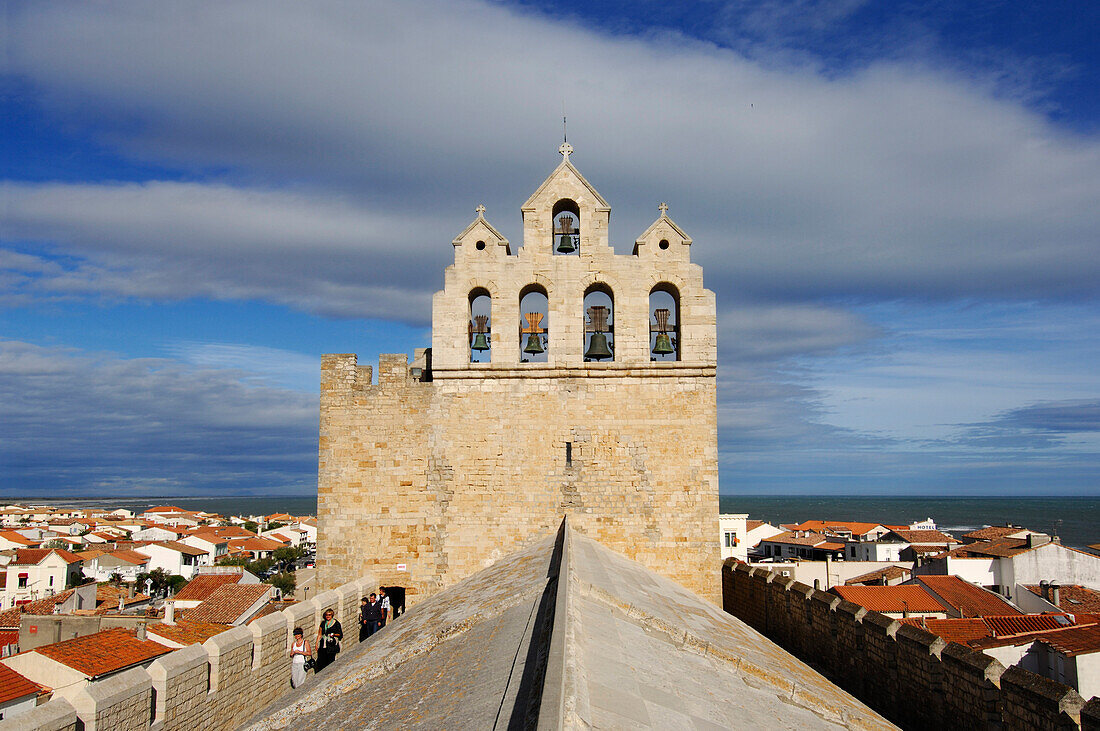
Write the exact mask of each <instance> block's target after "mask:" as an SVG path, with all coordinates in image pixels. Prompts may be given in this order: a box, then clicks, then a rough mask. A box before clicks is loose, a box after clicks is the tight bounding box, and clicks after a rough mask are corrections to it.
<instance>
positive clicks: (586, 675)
mask: <svg viewBox="0 0 1100 731" xmlns="http://www.w3.org/2000/svg"><path fill="white" fill-rule="evenodd" d="M345 631H347V632H352V631H355V628H354V627H348V628H345ZM383 726H384V727H386V728H415V727H433V728H447V729H489V728H494V729H504V728H510V729H521V728H529V729H535V728H537V729H576V728H658V727H659V728H662V729H677V728H683V729H719V728H769V729H801V728H824V729H828V728H838V729H839V728H848V729H892V728H895V727H894V726H893V725H891V724H890V723H889V722H887V721H886V720H884V719H883V718H882V717H881V716H879V715H878V714H876V713H875V712H874V711H872V710H870V709H869V708H867V707H866V706H864V705H863V704H862V703H860V702H859V701H858V700H856V699H855V698H854V697H852V696H851V695H849V694H848V693H845V692H844V691H842V690H840V689H839V688H837V687H836V686H834V685H832V684H831V683H830V682H829V681H828V680H826V679H825V678H824V677H822V676H821V675H819V674H818V673H817V672H815V671H814V670H812V669H811V668H810V667H809V666H807V665H805V664H804V663H802V662H800V661H799V660H797V659H795V658H794V657H793V656H792V655H790V654H789V653H787V652H786V651H784V650H782V649H780V648H779V647H778V646H776V645H775V644H773V643H772V642H771V641H770V640H768V639H767V638H765V637H764V636H763V635H761V634H759V633H758V632H756V631H755V630H753V629H751V628H749V627H748V626H747V625H745V624H744V623H743V622H741V621H740V620H738V619H736V618H734V617H732V616H730V615H728V614H726V613H725V612H723V611H722V610H721V609H719V608H718V607H716V606H714V605H712V604H710V603H708V602H706V601H704V600H702V599H700V598H699V597H697V596H696V595H694V594H692V593H691V592H689V591H688V590H686V589H684V588H682V587H680V586H679V585H677V584H675V583H674V582H672V581H670V580H668V579H665V578H663V577H661V576H658V575H657V574H655V573H653V572H652V571H649V570H648V569H646V568H645V567H643V566H642V565H641V564H638V563H636V562H634V561H631V560H629V559H627V558H624V557H622V556H620V555H618V554H616V553H614V552H612V551H610V550H608V549H606V548H604V547H603V546H601V545H600V544H598V543H597V542H595V541H593V540H591V539H589V538H586V537H584V536H581V535H579V534H576V533H574V532H573V531H572V530H571V529H570V527H569V525H568V523H567V522H563V524H562V527H561V529H560V530H559V532H558V534H557V535H556V536H551V537H549V538H547V539H545V540H542V541H538V542H536V543H534V544H532V545H530V546H528V547H527V548H525V549H523V550H521V551H518V552H516V553H514V554H512V555H510V556H507V557H505V558H504V559H502V560H500V561H497V562H496V563H494V564H493V565H492V566H491V567H489V568H487V569H484V570H483V571H481V572H479V573H477V574H475V575H473V576H471V577H469V578H467V579H465V580H464V581H462V582H460V583H458V584H456V585H455V586H453V587H451V588H449V589H447V590H445V591H442V592H440V593H439V594H437V595H435V596H433V597H431V598H430V599H428V600H426V601H424V602H422V603H421V604H418V605H417V606H415V607H414V608H413V609H411V610H410V611H409V612H408V613H407V614H406V615H404V616H403V617H401V618H400V619H398V620H397V621H396V622H394V623H392V624H391V625H390V626H388V627H387V628H386V629H385V630H383V631H382V632H380V633H378V634H376V635H374V636H373V637H372V638H370V639H369V640H367V641H366V642H363V643H361V644H359V645H357V646H355V647H353V648H351V649H349V650H348V651H347V652H346V653H343V654H342V655H341V657H340V658H339V659H338V660H337V661H336V662H335V663H334V664H333V665H331V666H329V667H328V668H327V669H326V670H325V671H324V672H323V673H322V674H321V675H319V676H311V677H310V680H309V681H308V682H307V683H306V685H304V686H303V687H302V688H301V689H300V690H299V691H298V692H295V693H291V694H290V695H288V696H285V697H284V698H282V699H280V700H279V701H277V702H276V703H274V704H272V706H270V707H268V708H266V709H264V710H263V711H261V712H260V713H258V714H257V715H256V716H255V717H254V718H253V719H251V720H250V721H248V722H246V723H245V724H244V726H242V728H250V729H255V730H256V731H260V730H261V729H284V728H287V729H310V730H311V731H312V730H316V729H333V728H379V727H383Z"/></svg>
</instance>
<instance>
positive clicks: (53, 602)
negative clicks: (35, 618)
mask: <svg viewBox="0 0 1100 731" xmlns="http://www.w3.org/2000/svg"><path fill="white" fill-rule="evenodd" d="M74 591H76V589H67V590H65V591H62V592H58V593H57V594H54V595H53V596H48V597H44V598H42V599H39V600H37V601H33V602H31V603H30V604H24V605H23V607H22V609H23V612H24V613H25V614H53V608H54V607H55V606H57V605H58V604H61V603H62V602H64V601H65V600H66V599H68V598H69V597H71V596H72V595H73V592H74Z"/></svg>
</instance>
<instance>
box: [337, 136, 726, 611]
mask: <svg viewBox="0 0 1100 731" xmlns="http://www.w3.org/2000/svg"><path fill="white" fill-rule="evenodd" d="M559 151H560V152H561V154H562V158H563V159H562V161H561V164H560V165H558V167H557V168H556V169H555V170H554V172H553V173H551V175H550V177H548V178H547V179H546V180H545V181H544V182H543V183H542V185H540V186H539V188H538V189H537V190H536V191H535V192H534V194H533V195H532V196H531V197H530V198H529V199H528V200H527V202H526V203H524V204H523V207H522V208H521V213H522V216H523V245H522V246H521V247H519V249H518V250H517V251H516V252H515V253H513V252H512V249H511V245H510V243H509V242H508V240H507V239H505V238H504V237H503V236H501V234H500V233H499V232H498V231H497V229H496V228H494V227H493V226H492V225H491V224H490V223H489V221H488V220H487V219H486V218H485V215H484V213H485V209H484V207H483V206H478V210H477V217H476V218H475V219H474V220H473V222H472V223H470V225H469V226H467V227H466V229H465V230H464V231H463V232H462V233H461V234H459V235H458V237H456V238H455V240H454V241H453V242H452V244H453V246H454V254H455V259H454V264H453V265H452V266H449V267H447V269H446V271H445V273H444V285H443V289H442V291H439V292H437V293H436V294H435V297H434V298H433V301H432V347H431V348H430V349H426V350H419V351H417V352H416V355H415V356H414V360H413V362H412V363H411V364H410V363H409V362H408V359H407V357H406V356H403V355H400V356H398V355H383V356H381V358H380V363H379V372H378V380H377V383H372V375H373V374H372V369H371V367H370V366H359V365H357V362H356V357H355V356H354V355H326V356H324V357H323V359H322V373H321V430H320V453H319V456H320V469H319V484H318V508H319V519H320V526H319V528H320V530H319V536H318V571H319V582H320V584H321V586H322V588H329V587H332V586H336V585H337V584H340V583H342V582H344V581H347V580H350V579H352V578H354V577H356V576H358V575H360V573H361V572H364V571H369V572H371V573H373V574H375V575H376V576H379V577H381V578H382V583H386V584H393V585H397V586H404V587H406V592H407V596H408V601H409V602H414V601H416V600H417V598H419V597H423V596H424V595H426V594H431V593H434V592H435V591H438V590H439V589H441V588H443V587H445V586H448V585H450V584H452V583H454V582H456V581H458V580H460V579H462V578H464V577H466V576H468V575H470V574H471V573H473V572H475V571H477V570H479V569H481V568H483V567H485V566H488V565H490V564H491V563H492V562H493V561H495V560H496V559H497V558H498V557H501V556H503V555H505V554H507V553H509V552H511V551H513V550H515V549H516V548H517V547H519V546H520V545H522V544H524V543H526V542H528V541H531V540H534V539H537V538H540V537H543V536H545V535H546V534H548V533H550V532H552V531H554V530H555V529H556V528H557V527H558V525H559V524H560V522H561V519H562V516H563V515H569V516H570V522H571V524H572V525H573V526H574V528H575V529H576V530H578V531H580V532H582V533H585V534H587V535H589V536H590V537H592V538H594V539H596V540H598V541H599V542H601V543H603V544H604V545H605V546H607V547H609V548H611V549H613V550H615V551H617V552H619V553H621V554H623V555H626V556H628V557H630V558H633V559H635V560H638V561H641V562H642V563H644V564H646V565H647V566H649V567H651V568H652V569H654V570H655V571H657V572H659V573H661V574H664V575H666V576H668V577H670V578H672V579H673V580H675V581H678V582H679V583H681V584H683V585H684V586H686V587H688V588H689V589H692V590H693V591H695V592H697V593H698V594H700V595H701V596H704V597H706V598H708V599H710V600H712V601H715V602H717V600H718V596H719V588H720V587H719V582H720V574H719V572H720V561H719V548H718V530H717V522H718V446H717V406H716V384H715V372H716V358H717V345H716V332H715V330H716V328H715V300H714V293H713V292H711V291H709V290H707V289H705V288H704V287H703V272H702V269H701V267H699V266H698V265H695V264H692V263H691V260H690V251H691V243H692V242H691V239H690V238H689V237H688V236H687V235H686V234H685V233H684V232H683V231H682V230H681V229H680V227H679V226H677V225H676V224H675V223H674V222H673V221H672V219H671V218H669V217H668V215H667V209H668V207H667V206H665V205H664V204H661V206H659V208H660V214H659V216H658V217H657V219H656V220H655V221H654V222H653V224H652V225H650V227H649V228H648V229H646V230H645V232H644V233H642V235H641V236H639V237H638V238H637V240H636V241H635V242H634V247H633V251H632V253H631V254H628V255H626V254H623V255H620V254H616V253H615V251H614V249H613V248H612V246H611V244H610V241H609V229H608V225H609V221H610V215H611V207H610V205H608V203H607V201H605V200H604V199H603V197H602V196H601V195H600V194H599V193H598V192H597V191H596V189H595V188H593V187H592V185H591V184H590V183H589V182H588V181H587V180H585V178H584V176H582V175H581V174H580V172H579V171H578V170H577V169H576V168H575V167H574V166H573V163H572V162H571V160H570V159H569V158H570V154H571V153H572V147H570V146H569V145H568V143H567V144H564V145H562V147H561V148H560V150H559Z"/></svg>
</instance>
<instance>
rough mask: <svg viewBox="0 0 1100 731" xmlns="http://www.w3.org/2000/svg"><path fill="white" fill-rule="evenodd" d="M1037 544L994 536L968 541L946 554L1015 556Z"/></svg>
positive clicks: (958, 556)
mask: <svg viewBox="0 0 1100 731" xmlns="http://www.w3.org/2000/svg"><path fill="white" fill-rule="evenodd" d="M1033 548H1038V546H1030V547H1029V546H1028V545H1027V539H1025V538H994V539H992V540H987V541H978V542H976V543H968V544H966V545H964V546H960V547H958V548H955V549H953V550H952V551H950V552H949V553H948V554H947V555H948V556H954V557H956V558H974V557H982V556H999V557H1003V556H1015V555H1016V554H1018V553H1024V552H1025V551H1030V550H1032V549H1033Z"/></svg>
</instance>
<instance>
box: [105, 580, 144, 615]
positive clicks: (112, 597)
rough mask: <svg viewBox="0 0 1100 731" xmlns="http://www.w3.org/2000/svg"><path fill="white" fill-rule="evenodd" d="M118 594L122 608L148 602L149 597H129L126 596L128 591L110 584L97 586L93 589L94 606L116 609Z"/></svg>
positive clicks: (137, 595) (135, 595) (138, 595)
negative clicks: (120, 596) (120, 597)
mask: <svg viewBox="0 0 1100 731" xmlns="http://www.w3.org/2000/svg"><path fill="white" fill-rule="evenodd" d="M120 594H121V595H122V597H123V599H122V601H123V606H126V605H129V604H140V603H141V602H146V601H149V596H148V595H147V594H140V593H138V594H134V595H133V596H132V597H131V596H128V594H129V591H127V590H126V589H123V588H122V587H117V586H113V585H112V584H99V585H97V586H96V588H95V601H96V605H98V606H102V607H104V608H106V609H116V608H117V607H118V597H119V595H120Z"/></svg>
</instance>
